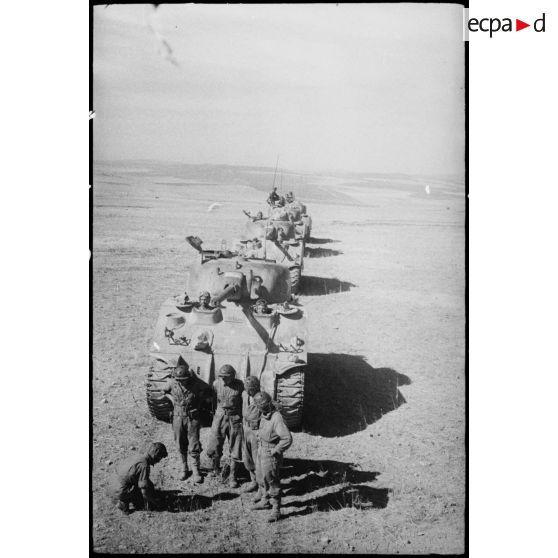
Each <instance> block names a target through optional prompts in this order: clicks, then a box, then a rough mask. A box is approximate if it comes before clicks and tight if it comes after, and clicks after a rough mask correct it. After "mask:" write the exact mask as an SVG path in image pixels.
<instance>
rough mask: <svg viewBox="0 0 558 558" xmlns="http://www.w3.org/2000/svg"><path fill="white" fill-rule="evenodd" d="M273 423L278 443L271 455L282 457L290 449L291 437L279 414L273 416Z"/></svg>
mask: <svg viewBox="0 0 558 558" xmlns="http://www.w3.org/2000/svg"><path fill="white" fill-rule="evenodd" d="M273 422H274V427H275V432H276V433H277V435H278V436H279V443H278V444H277V445H276V446H275V449H274V450H273V453H274V454H276V455H282V454H283V453H285V452H286V451H287V450H288V449H289V448H290V447H291V445H292V443H293V437H292V435H291V432H290V430H289V428H288V427H287V425H286V424H285V421H284V420H283V417H282V416H281V414H280V413H276V414H275V416H274V421H273Z"/></svg>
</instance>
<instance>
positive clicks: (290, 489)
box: [281, 459, 380, 496]
mask: <svg viewBox="0 0 558 558" xmlns="http://www.w3.org/2000/svg"><path fill="white" fill-rule="evenodd" d="M281 471H282V472H281V474H282V476H283V479H285V478H289V477H291V480H288V482H285V481H283V482H282V483H281V484H282V487H283V491H284V494H285V496H302V495H304V494H308V493H310V492H313V491H314V490H319V489H321V488H324V487H326V486H333V485H336V484H345V483H348V482H349V483H356V484H360V483H364V482H372V481H374V480H376V477H377V476H378V475H379V474H380V473H378V472H371V471H361V470H360V469H357V466H356V465H355V464H354V463H343V462H342V461H333V460H329V459H324V460H311V459H285V461H284V462H283V467H282V468H281ZM292 477H302V478H292Z"/></svg>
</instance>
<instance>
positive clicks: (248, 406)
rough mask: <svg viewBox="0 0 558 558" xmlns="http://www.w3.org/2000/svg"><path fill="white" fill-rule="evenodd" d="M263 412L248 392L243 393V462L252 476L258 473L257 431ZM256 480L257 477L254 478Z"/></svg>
mask: <svg viewBox="0 0 558 558" xmlns="http://www.w3.org/2000/svg"><path fill="white" fill-rule="evenodd" d="M260 416H261V411H260V410H259V409H258V407H257V405H256V404H255V403H254V398H253V397H252V396H250V395H248V392H246V391H245V392H243V393H242V422H243V425H244V436H243V439H242V462H243V463H244V466H245V467H246V470H247V471H248V472H249V473H250V477H252V474H255V471H256V455H257V452H258V438H257V430H258V428H259V427H260ZM254 478H255V477H254Z"/></svg>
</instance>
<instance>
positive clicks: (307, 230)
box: [284, 192, 312, 242]
mask: <svg viewBox="0 0 558 558" xmlns="http://www.w3.org/2000/svg"><path fill="white" fill-rule="evenodd" d="M284 209H285V211H286V212H287V215H288V216H289V219H290V220H291V221H293V222H294V223H295V226H296V228H297V233H298V234H299V235H300V236H301V237H302V238H303V240H304V241H305V242H308V240H309V239H310V234H311V232H312V219H311V218H310V215H308V213H307V211H306V205H305V204H303V203H302V202H300V201H298V200H295V199H294V197H293V196H292V192H289V195H287V201H286V203H285V206H284Z"/></svg>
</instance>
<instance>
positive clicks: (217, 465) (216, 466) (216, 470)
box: [208, 457, 221, 477]
mask: <svg viewBox="0 0 558 558" xmlns="http://www.w3.org/2000/svg"><path fill="white" fill-rule="evenodd" d="M208 476H209V477H220V476H221V458H220V457H214V458H213V469H212V471H211V472H210V473H209V475H208Z"/></svg>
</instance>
